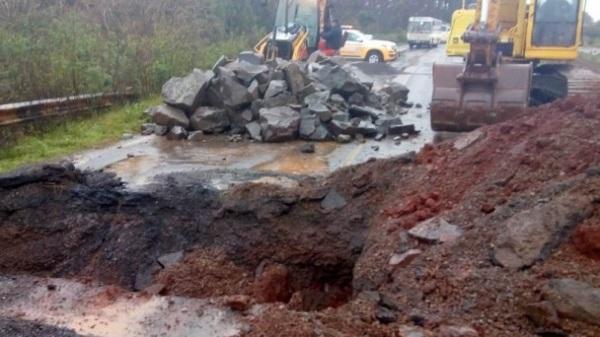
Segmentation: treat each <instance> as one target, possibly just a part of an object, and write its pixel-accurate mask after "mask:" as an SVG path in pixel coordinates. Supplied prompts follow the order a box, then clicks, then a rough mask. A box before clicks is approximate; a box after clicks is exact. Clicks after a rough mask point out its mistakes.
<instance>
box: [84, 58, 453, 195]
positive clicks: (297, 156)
mask: <svg viewBox="0 0 600 337" xmlns="http://www.w3.org/2000/svg"><path fill="white" fill-rule="evenodd" d="M445 58H446V57H445V53H444V47H439V48H437V49H431V50H426V49H419V50H410V51H406V52H405V53H403V54H402V55H401V56H400V58H399V59H398V60H397V61H395V62H394V63H391V64H378V65H369V64H359V65H357V66H356V67H357V68H358V69H359V70H360V71H361V72H363V73H364V74H365V75H367V76H370V77H372V78H373V79H375V81H376V83H375V86H376V87H380V86H382V85H385V84H386V83H389V82H393V81H394V82H399V83H402V84H404V85H406V86H407V87H408V88H409V89H410V94H409V101H410V102H413V103H414V104H415V107H413V108H412V109H410V111H409V112H408V114H407V115H405V116H403V117H402V118H403V122H404V123H405V124H415V125H416V127H417V129H419V130H420V131H421V134H420V135H419V136H418V137H414V138H412V139H409V140H404V141H402V142H401V143H400V144H396V143H395V142H394V140H393V139H392V138H391V137H388V138H387V139H385V140H384V141H381V142H376V141H374V140H367V141H366V142H364V143H359V142H353V143H350V144H337V143H335V142H329V143H315V145H316V153H315V154H303V153H300V151H299V148H300V146H301V145H302V144H303V143H304V142H301V141H298V142H290V143H283V144H263V143H254V142H242V143H231V142H229V141H227V137H225V136H207V137H206V139H205V140H204V142H199V143H193V142H185V141H181V142H171V141H168V140H166V139H165V138H163V137H155V136H147V137H144V136H139V137H135V138H134V139H131V140H127V141H123V142H120V143H118V144H115V145H112V146H110V147H107V148H103V149H99V150H95V151H89V152H85V153H82V154H80V155H77V156H76V157H75V158H74V159H75V163H76V165H77V167H79V168H81V169H93V170H97V169H105V170H107V171H110V172H114V173H116V174H117V175H118V176H120V177H121V178H122V179H123V180H124V181H125V182H126V183H128V186H129V187H131V188H134V189H136V188H143V187H144V186H146V185H148V184H151V183H152V182H153V181H154V180H155V179H156V177H158V176H162V175H166V174H170V173H178V172H193V173H195V174H196V175H197V176H198V177H199V178H198V179H201V180H204V182H205V183H207V184H209V185H212V186H213V187H215V188H219V189H224V188H227V187H228V186H229V185H231V184H233V183H237V182H242V181H249V180H257V179H271V180H273V179H276V180H277V181H278V183H282V184H288V185H293V183H294V178H295V177H298V176H307V175H308V176H318V175H326V174H328V173H330V172H332V171H335V170H337V169H339V168H341V167H345V166H349V165H355V164H359V163H363V162H366V161H367V160H369V159H370V158H389V157H394V156H399V155H402V154H406V153H408V152H411V151H419V150H420V149H421V148H422V147H423V145H425V144H427V143H430V142H432V141H433V140H434V133H433V132H432V130H431V128H430V126H429V111H428V107H429V103H430V101H431V91H432V79H431V69H432V64H433V63H434V62H441V61H444V60H445ZM417 106H419V107H417Z"/></svg>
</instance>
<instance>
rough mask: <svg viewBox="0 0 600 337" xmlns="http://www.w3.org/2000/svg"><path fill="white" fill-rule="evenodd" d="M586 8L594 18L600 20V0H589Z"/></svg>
mask: <svg viewBox="0 0 600 337" xmlns="http://www.w3.org/2000/svg"><path fill="white" fill-rule="evenodd" d="M586 10H587V12H588V13H589V14H590V15H591V16H592V17H593V18H594V20H596V21H598V20H600V0H587V8H586Z"/></svg>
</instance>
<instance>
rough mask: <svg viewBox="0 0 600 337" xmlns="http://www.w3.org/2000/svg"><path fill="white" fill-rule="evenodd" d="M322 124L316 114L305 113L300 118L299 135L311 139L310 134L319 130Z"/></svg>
mask: <svg viewBox="0 0 600 337" xmlns="http://www.w3.org/2000/svg"><path fill="white" fill-rule="evenodd" d="M318 125H320V123H319V120H318V117H317V116H315V115H303V116H302V118H301V119H300V128H299V131H298V133H299V135H300V138H302V139H310V136H311V135H312V134H313V133H315V131H317V126H318Z"/></svg>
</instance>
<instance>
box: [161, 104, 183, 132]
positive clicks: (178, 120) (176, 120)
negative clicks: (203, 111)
mask: <svg viewBox="0 0 600 337" xmlns="http://www.w3.org/2000/svg"><path fill="white" fill-rule="evenodd" d="M152 121H154V123H156V124H158V125H163V126H166V127H169V128H170V127H174V126H181V127H183V128H185V129H187V128H188V127H189V125H190V120H189V119H188V117H187V115H186V114H185V112H183V111H182V110H179V109H177V108H174V107H171V106H168V105H166V104H163V105H161V106H159V107H158V108H157V109H156V110H155V111H154V115H153V116H152Z"/></svg>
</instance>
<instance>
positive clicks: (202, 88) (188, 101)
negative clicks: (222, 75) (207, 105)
mask: <svg viewBox="0 0 600 337" xmlns="http://www.w3.org/2000/svg"><path fill="white" fill-rule="evenodd" d="M213 76H214V73H213V72H212V71H201V70H198V69H194V70H193V71H192V73H191V74H189V75H187V76H186V77H174V78H172V79H170V80H169V81H167V83H165V85H164V86H163V88H162V97H163V100H164V102H165V103H166V104H168V105H170V106H173V107H176V108H179V109H182V110H184V111H186V112H189V113H191V112H193V111H194V110H195V109H196V108H197V107H198V106H199V105H200V104H201V103H202V101H203V100H204V96H205V94H206V90H207V88H208V85H209V83H210V80H211V79H212V78H213Z"/></svg>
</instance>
